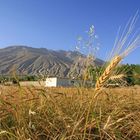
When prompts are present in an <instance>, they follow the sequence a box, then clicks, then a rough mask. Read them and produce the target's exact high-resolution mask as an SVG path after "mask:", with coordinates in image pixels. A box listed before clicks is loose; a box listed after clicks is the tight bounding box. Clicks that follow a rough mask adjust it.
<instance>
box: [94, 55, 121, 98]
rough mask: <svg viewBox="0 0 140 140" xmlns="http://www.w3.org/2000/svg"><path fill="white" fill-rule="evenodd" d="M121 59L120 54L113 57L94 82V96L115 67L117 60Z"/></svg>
mask: <svg viewBox="0 0 140 140" xmlns="http://www.w3.org/2000/svg"><path fill="white" fill-rule="evenodd" d="M121 60H122V57H121V56H116V57H114V58H113V59H112V60H111V62H110V64H109V65H108V66H107V68H106V69H105V71H104V72H103V74H102V75H101V76H100V77H99V79H98V80H97V82H96V85H95V93H96V94H95V97H96V96H97V94H98V91H99V90H100V89H101V88H102V87H103V85H104V83H105V82H106V81H107V80H108V79H109V77H110V75H111V74H112V72H113V70H114V69H115V68H116V66H117V65H118V64H119V62H120V61H121Z"/></svg>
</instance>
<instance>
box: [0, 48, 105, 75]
mask: <svg viewBox="0 0 140 140" xmlns="http://www.w3.org/2000/svg"><path fill="white" fill-rule="evenodd" d="M85 62H86V57H85V56H84V55H83V54H81V53H79V52H76V51H64V50H59V51H54V50H48V49H45V48H31V47H27V46H10V47H7V48H3V49H0V74H4V75H7V74H8V75H9V74H12V72H13V71H15V72H16V73H18V74H23V75H24V74H34V75H36V74H45V75H48V76H58V77H69V76H70V75H72V73H74V72H75V74H76V73H77V74H78V75H79V74H81V73H82V70H83V68H84V67H85ZM94 63H95V65H102V64H103V61H102V60H100V59H96V60H95V62H94Z"/></svg>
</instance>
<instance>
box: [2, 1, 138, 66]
mask: <svg viewBox="0 0 140 140" xmlns="http://www.w3.org/2000/svg"><path fill="white" fill-rule="evenodd" d="M139 9H140V1H139V0H123V1H122V0H60V1H55V0H39V1H37V0H36V1H35V0H24V1H23V0H4V1H3V0H0V21H1V22H0V48H3V47H7V46H11V45H26V46H31V47H36V48H42V47H43V48H48V49H53V50H74V49H75V46H76V42H77V37H78V36H86V31H87V30H88V29H89V27H90V26H91V25H94V27H95V32H96V34H97V35H98V38H99V39H98V40H99V43H100V44H101V46H100V50H99V51H98V54H97V56H98V58H101V59H105V58H106V56H107V54H108V53H109V52H110V51H111V49H112V47H113V45H114V41H115V38H116V35H117V31H118V28H119V26H123V27H124V25H125V24H126V23H127V21H128V20H129V18H130V17H131V16H133V15H134V14H135V13H136V11H137V10H139ZM139 14H140V12H139ZM139 27H140V18H139V19H138V21H137V24H136V29H139ZM124 63H135V64H140V47H139V48H137V49H136V50H135V51H134V52H132V53H131V54H130V55H129V56H127V58H126V59H125V60H124Z"/></svg>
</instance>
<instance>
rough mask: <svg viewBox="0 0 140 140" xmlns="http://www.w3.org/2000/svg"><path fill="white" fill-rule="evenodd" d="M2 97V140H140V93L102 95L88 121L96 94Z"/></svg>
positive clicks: (31, 91) (34, 92)
mask: <svg viewBox="0 0 140 140" xmlns="http://www.w3.org/2000/svg"><path fill="white" fill-rule="evenodd" d="M0 91H1V92H0V139H1V140H27V139H28V140H47V139H48V140H57V139H58V140H59V139H60V140H82V139H83V138H84V139H91V140H92V139H93V140H94V139H95V140H100V139H102V140H114V139H117V140H126V139H127V140H139V139H140V120H139V118H140V102H139V100H140V95H139V93H140V87H127V88H114V89H103V90H102V92H103V93H104V94H102V96H99V97H98V102H97V99H96V100H95V99H94V100H93V101H92V104H91V109H90V112H89V115H88V119H87V120H86V116H87V112H88V110H89V102H90V101H91V99H92V98H91V97H92V96H93V95H92V94H93V92H94V89H85V88H50V89H45V88H43V87H42V88H34V87H22V88H21V87H12V86H11V87H1V89H0ZM86 121H87V122H86ZM85 125H86V126H85ZM84 132H85V136H84Z"/></svg>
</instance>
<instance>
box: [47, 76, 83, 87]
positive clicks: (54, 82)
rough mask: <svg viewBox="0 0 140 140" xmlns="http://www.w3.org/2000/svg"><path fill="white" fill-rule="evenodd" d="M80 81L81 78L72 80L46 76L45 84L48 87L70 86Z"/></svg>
mask: <svg viewBox="0 0 140 140" xmlns="http://www.w3.org/2000/svg"><path fill="white" fill-rule="evenodd" d="M78 83H80V80H71V79H67V78H57V77H52V78H46V81H45V86H46V87H61V86H62V87H69V86H74V85H76V84H78Z"/></svg>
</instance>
